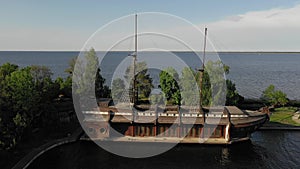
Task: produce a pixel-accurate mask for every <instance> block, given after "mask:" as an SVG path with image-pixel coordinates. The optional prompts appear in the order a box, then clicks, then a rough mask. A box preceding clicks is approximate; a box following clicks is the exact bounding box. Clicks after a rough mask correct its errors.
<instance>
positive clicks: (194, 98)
mask: <svg viewBox="0 0 300 169" xmlns="http://www.w3.org/2000/svg"><path fill="white" fill-rule="evenodd" d="M181 74H182V76H181V79H180V87H181V96H182V100H181V104H182V105H188V106H196V105H197V104H199V100H200V96H199V92H198V91H199V88H198V85H197V81H196V79H195V72H194V71H193V70H192V69H191V68H189V67H185V68H183V69H182V72H181Z"/></svg>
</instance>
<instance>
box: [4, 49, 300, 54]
mask: <svg viewBox="0 0 300 169" xmlns="http://www.w3.org/2000/svg"><path fill="white" fill-rule="evenodd" d="M169 51H170V52H203V51H190V50H169ZM0 52H81V51H80V50H0ZM96 52H132V50H111V51H104V50H96ZM140 52H160V51H140ZM162 52H164V51H162ZM206 52H207V53H300V51H263V50H262V51H247V50H245V51H243V50H240V51H238V50H236V51H235V50H228V51H227V50H222V51H206Z"/></svg>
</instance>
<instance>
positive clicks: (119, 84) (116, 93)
mask: <svg viewBox="0 0 300 169" xmlns="http://www.w3.org/2000/svg"><path fill="white" fill-rule="evenodd" d="M124 90H126V89H125V84H124V81H123V80H122V79H121V78H117V79H114V80H113V82H112V98H113V99H114V100H119V99H120V98H121V97H122V93H123V92H124Z"/></svg>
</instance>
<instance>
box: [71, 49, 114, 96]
mask: <svg viewBox="0 0 300 169" xmlns="http://www.w3.org/2000/svg"><path fill="white" fill-rule="evenodd" d="M76 61H77V65H76V66H77V67H76V69H74V67H75V63H76V62H75V61H71V62H70V68H69V69H67V70H66V71H67V72H69V73H70V74H72V75H73V74H75V75H76V76H75V89H76V90H75V93H77V94H80V93H85V94H87V95H89V96H93V95H94V93H91V92H92V91H93V89H95V95H96V98H103V97H110V90H109V88H108V86H106V85H104V84H105V79H104V78H103V77H102V76H101V74H100V72H101V70H100V68H99V60H98V57H97V54H96V51H95V50H94V49H93V48H91V49H90V50H89V51H88V52H86V53H85V55H84V57H83V58H77V60H76ZM74 62H75V63H74ZM72 69H73V71H72ZM73 78H74V77H73ZM93 81H95V83H91V82H93Z"/></svg>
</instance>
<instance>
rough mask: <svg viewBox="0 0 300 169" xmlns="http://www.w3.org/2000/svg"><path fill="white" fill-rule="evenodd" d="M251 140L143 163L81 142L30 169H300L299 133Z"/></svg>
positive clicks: (182, 148)
mask: <svg viewBox="0 0 300 169" xmlns="http://www.w3.org/2000/svg"><path fill="white" fill-rule="evenodd" d="M251 140H252V141H248V142H241V143H238V144H234V145H228V146H221V145H183V144H181V145H177V146H176V147H174V148H173V149H171V150H169V151H168V152H166V153H163V154H161V155H158V156H155V157H150V158H143V159H134V158H132V159H131V158H124V157H120V156H117V155H114V154H111V153H109V152H106V151H105V150H102V149H101V148H100V147H98V146H97V145H96V144H95V143H93V142H86V141H79V142H77V143H74V144H69V145H63V146H61V147H58V148H55V149H53V150H50V151H49V152H47V153H45V154H44V155H42V156H41V157H39V158H38V159H36V160H35V161H34V162H33V163H32V164H31V166H29V168H30V169H40V168H43V169H48V168H49V169H52V168H62V169H65V168H73V169H76V168H78V169H79V168H84V169H89V168H93V169H95V168H96V169H97V168H99V169H100V168H101V169H103V168H109V169H112V168H122V169H127V168H128V169H138V168H143V169H148V168H149V169H153V168H155V169H167V168H172V169H177V168H178V169H186V168H191V169H192V168H249V169H250V168H251V169H252V168H256V169H258V168H264V169H265V168H272V169H273V168H300V158H299V157H300V132H299V131H292V132H291V131H259V132H256V133H254V134H253V137H252V139H251Z"/></svg>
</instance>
